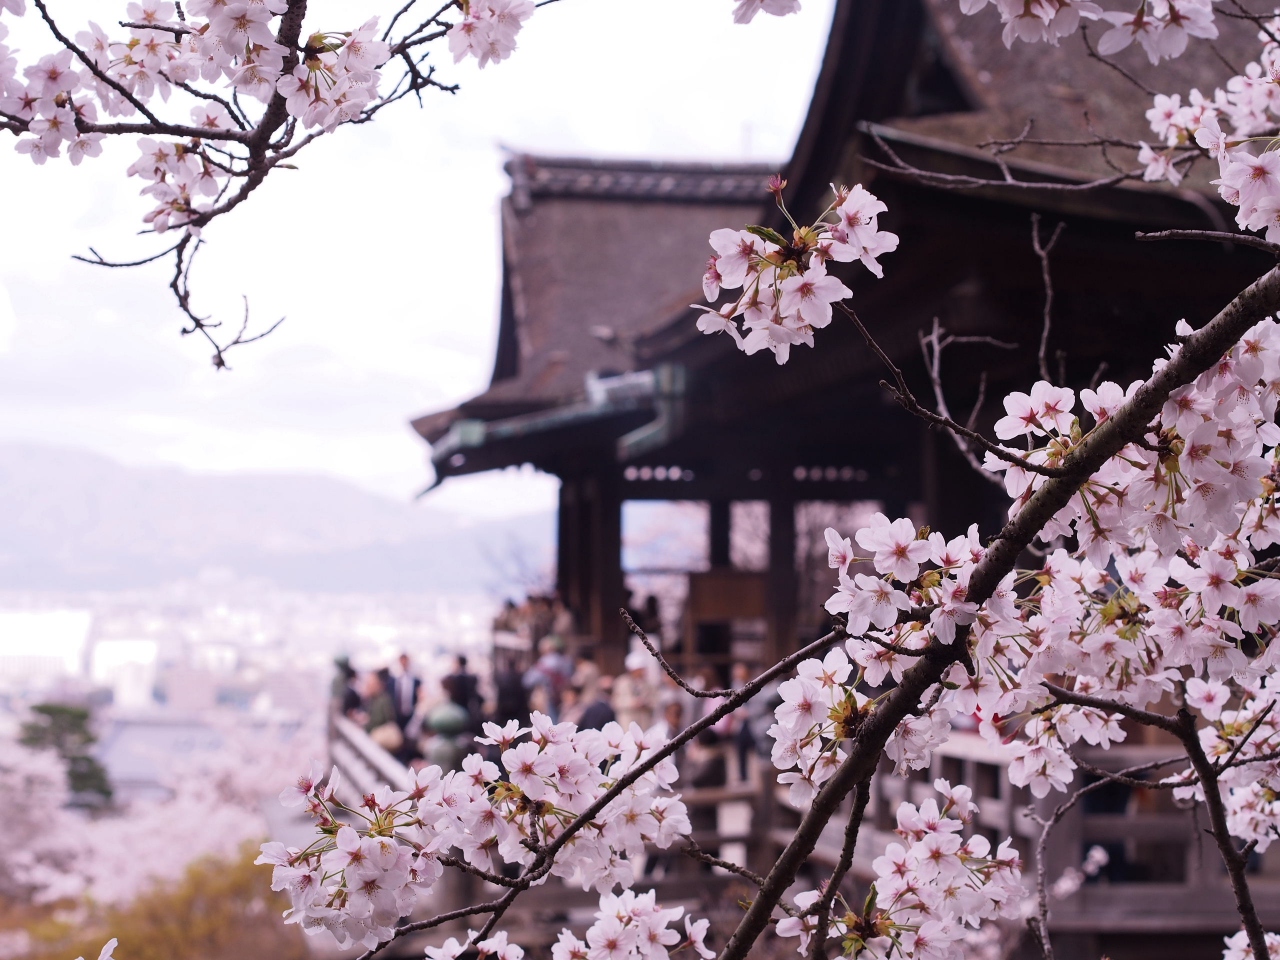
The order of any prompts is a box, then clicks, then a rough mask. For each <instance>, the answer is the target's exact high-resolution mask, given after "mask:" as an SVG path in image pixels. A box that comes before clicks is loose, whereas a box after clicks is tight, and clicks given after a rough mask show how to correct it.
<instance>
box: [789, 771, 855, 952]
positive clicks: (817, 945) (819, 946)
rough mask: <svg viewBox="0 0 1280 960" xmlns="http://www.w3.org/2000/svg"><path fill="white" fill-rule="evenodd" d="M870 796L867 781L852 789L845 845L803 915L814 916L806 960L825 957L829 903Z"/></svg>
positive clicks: (844, 871)
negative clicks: (829, 874) (816, 896)
mask: <svg viewBox="0 0 1280 960" xmlns="http://www.w3.org/2000/svg"><path fill="white" fill-rule="evenodd" d="M870 799H871V785H870V783H868V782H867V781H865V780H864V781H862V782H860V783H859V784H858V785H857V786H856V787H855V788H854V791H853V808H852V809H851V810H850V811H849V819H848V821H847V822H846V823H845V827H844V845H843V846H842V847H841V848H840V858H839V860H837V861H836V868H835V870H833V871H832V872H831V878H830V879H829V880H828V881H827V889H826V890H825V891H823V893H822V896H821V897H820V898H819V899H818V901H817V903H815V904H813V906H811V907H810V908H809V909H808V910H806V911H805V913H806V914H808V915H810V916H813V917H815V918H816V926H815V928H814V931H813V940H812V944H811V946H810V949H809V960H826V957H827V928H828V927H829V926H830V921H831V905H832V903H834V902H835V898H836V896H837V894H839V892H840V884H841V883H843V882H844V877H845V874H847V873H848V872H849V867H851V866H852V865H853V851H854V849H855V848H856V847H857V846H858V833H859V831H860V830H861V828H862V817H863V814H864V813H865V812H866V809H867V801H868V800H870Z"/></svg>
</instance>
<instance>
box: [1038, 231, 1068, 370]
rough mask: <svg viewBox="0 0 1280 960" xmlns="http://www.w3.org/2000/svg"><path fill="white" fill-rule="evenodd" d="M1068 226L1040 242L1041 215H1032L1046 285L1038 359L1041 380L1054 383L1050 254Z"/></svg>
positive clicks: (1042, 275) (1041, 271) (1041, 270)
mask: <svg viewBox="0 0 1280 960" xmlns="http://www.w3.org/2000/svg"><path fill="white" fill-rule="evenodd" d="M1065 226H1066V224H1065V223H1063V222H1061V221H1060V222H1059V223H1058V225H1057V226H1056V227H1054V228H1053V233H1052V234H1051V235H1050V237H1049V242H1048V243H1041V242H1040V214H1038V213H1033V214H1031V247H1032V249H1034V250H1035V252H1036V257H1038V258H1039V260H1040V279H1041V280H1042V281H1043V283H1044V322H1043V324H1042V325H1041V328H1040V351H1039V353H1038V354H1037V358H1038V359H1039V361H1040V379H1041V380H1045V381H1048V382H1049V383H1052V382H1053V377H1051V376H1049V363H1048V360H1047V358H1046V353H1047V352H1048V349H1049V331H1050V329H1051V328H1052V326H1053V278H1052V277H1050V275H1049V254H1050V253H1052V252H1053V247H1054V244H1056V243H1057V242H1058V237H1060V236H1062V229H1063V227H1065ZM1063 379H1065V378H1060V379H1059V381H1058V385H1059V386H1061V385H1062V382H1063Z"/></svg>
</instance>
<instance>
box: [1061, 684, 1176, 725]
mask: <svg viewBox="0 0 1280 960" xmlns="http://www.w3.org/2000/svg"><path fill="white" fill-rule="evenodd" d="M1040 685H1041V686H1042V687H1044V688H1045V689H1046V690H1048V691H1049V692H1050V693H1052V694H1053V696H1054V699H1055V700H1056V701H1057V702H1058V704H1072V705H1074V706H1077V707H1092V708H1093V709H1095V710H1103V711H1106V712H1108V713H1118V714H1120V715H1121V716H1124V717H1128V718H1129V719H1130V720H1136V721H1137V722H1138V723H1141V724H1145V725H1146V726H1148V727H1157V728H1158V729H1160V730H1164V731H1166V732H1168V733H1172V734H1174V735H1175V736H1176V735H1177V732H1178V727H1177V723H1176V722H1175V721H1174V718H1173V717H1167V716H1165V715H1164V714H1163V713H1153V712H1152V711H1150V710H1139V709H1138V708H1137V707H1131V706H1129V705H1128V704H1127V703H1120V702H1119V701H1118V700H1108V699H1107V698H1106V697H1094V696H1090V695H1089V694H1084V693H1076V692H1075V691H1074V690H1068V689H1067V688H1066V687H1060V686H1058V685H1057V684H1056V683H1050V682H1049V681H1048V680H1041V681H1040Z"/></svg>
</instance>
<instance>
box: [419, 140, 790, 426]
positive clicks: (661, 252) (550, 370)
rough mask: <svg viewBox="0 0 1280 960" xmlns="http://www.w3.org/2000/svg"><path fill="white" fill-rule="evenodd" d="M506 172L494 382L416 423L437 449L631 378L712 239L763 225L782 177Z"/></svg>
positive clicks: (691, 292)
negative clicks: (465, 432) (477, 423)
mask: <svg viewBox="0 0 1280 960" xmlns="http://www.w3.org/2000/svg"><path fill="white" fill-rule="evenodd" d="M506 169H507V172H508V174H510V176H511V193H510V195H509V196H508V197H507V198H506V199H505V200H504V201H503V203H502V241H503V294H502V314H501V322H500V328H499V334H498V350H497V358H496V360H495V364H494V372H493V378H492V382H491V384H490V386H489V389H488V390H486V391H485V392H484V393H482V394H480V395H479V396H477V397H475V398H473V399H471V400H468V401H466V402H465V403H463V404H461V405H459V406H458V407H457V408H456V409H454V410H449V411H444V412H443V413H440V414H431V415H428V416H425V417H420V418H418V419H417V420H415V421H414V427H415V428H416V429H417V430H418V432H419V433H420V434H422V436H423V437H425V438H426V439H427V440H428V441H431V442H433V443H434V442H436V441H438V440H439V439H440V438H441V437H443V436H444V435H445V434H446V433H447V432H448V431H449V429H450V428H451V427H452V425H453V424H454V423H455V422H457V421H458V420H461V419H479V420H492V419H496V418H500V417H509V416H517V415H521V414H528V413H530V412H533V411H537V410H540V409H545V408H547V407H552V406H556V405H560V404H565V403H570V402H575V401H578V400H581V399H583V398H584V397H585V396H586V381H587V379H588V376H589V375H590V376H592V377H604V378H607V377H610V376H616V375H618V374H622V373H625V372H626V371H629V370H633V369H635V366H636V363H635V360H634V357H633V351H632V344H633V343H634V341H635V339H636V338H637V337H638V336H640V335H642V334H645V333H647V332H649V331H650V330H652V329H654V328H656V327H658V326H661V325H662V324H664V323H665V322H666V321H668V320H669V319H670V318H671V316H672V315H673V314H674V313H675V312H676V311H678V310H679V309H680V308H681V307H683V306H685V305H687V304H688V303H689V302H690V301H691V300H696V299H700V298H701V293H700V290H699V283H700V277H701V274H702V270H703V267H704V264H705V262H706V259H707V256H708V255H709V253H710V248H709V247H708V246H707V236H708V234H710V232H711V231H712V230H715V229H717V228H719V227H723V226H726V225H732V224H737V223H740V222H743V221H745V220H754V219H758V217H759V211H760V209H761V208H762V207H763V204H764V202H765V200H766V199H767V198H768V194H767V193H766V191H765V184H766V181H767V178H768V175H769V174H770V173H772V172H775V171H776V169H777V168H776V166H763V165H759V164H739V165H717V164H694V163H659V162H644V161H602V160H573V159H561V158H548V157H534V156H530V155H520V156H516V157H514V158H512V159H511V161H510V162H508V164H507V166H506Z"/></svg>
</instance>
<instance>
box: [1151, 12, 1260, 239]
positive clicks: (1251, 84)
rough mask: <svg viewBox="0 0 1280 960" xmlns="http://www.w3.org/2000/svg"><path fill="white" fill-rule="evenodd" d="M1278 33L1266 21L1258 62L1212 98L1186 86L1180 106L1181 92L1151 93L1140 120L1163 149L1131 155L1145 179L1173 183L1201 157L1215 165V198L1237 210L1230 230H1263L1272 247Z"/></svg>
mask: <svg viewBox="0 0 1280 960" xmlns="http://www.w3.org/2000/svg"><path fill="white" fill-rule="evenodd" d="M1277 28H1280V21H1272V22H1271V23H1270V24H1268V26H1267V27H1266V28H1265V29H1264V30H1263V32H1262V33H1260V34H1259V37H1258V39H1259V40H1260V41H1261V42H1262V52H1261V54H1260V55H1259V57H1258V59H1257V60H1256V61H1254V62H1251V63H1249V64H1247V65H1246V66H1245V69H1244V72H1243V73H1241V74H1237V75H1236V76H1234V77H1232V78H1231V79H1229V80H1228V81H1227V83H1226V84H1225V86H1223V87H1219V88H1217V89H1215V90H1214V92H1213V96H1211V97H1209V96H1205V95H1204V94H1203V93H1201V92H1200V91H1199V90H1196V89H1192V90H1191V91H1189V92H1188V94H1187V98H1186V101H1185V102H1183V98H1182V96H1181V95H1180V94H1173V95H1165V94H1157V95H1156V96H1155V98H1154V101H1153V104H1152V106H1151V109H1149V110H1148V111H1147V112H1146V117H1147V120H1148V121H1149V122H1150V124H1151V130H1152V132H1153V133H1154V134H1155V135H1156V137H1157V138H1158V139H1159V140H1160V141H1161V143H1162V144H1163V147H1162V148H1156V147H1152V146H1150V145H1148V144H1146V143H1143V144H1142V145H1141V150H1140V152H1139V156H1138V159H1139V162H1141V163H1142V164H1143V166H1144V172H1143V178H1144V179H1146V180H1149V181H1160V180H1168V181H1169V182H1170V183H1172V184H1173V185H1175V186H1176V185H1177V184H1178V183H1180V182H1181V180H1182V177H1183V175H1184V173H1185V169H1186V167H1187V165H1188V164H1190V163H1192V162H1194V161H1195V160H1196V159H1197V158H1199V157H1201V156H1203V155H1208V156H1209V157H1210V158H1211V159H1212V160H1214V161H1216V162H1217V164H1218V170H1219V178H1218V179H1217V180H1215V181H1214V183H1215V184H1216V185H1217V187H1218V192H1219V194H1220V195H1221V196H1222V198H1223V199H1224V200H1225V201H1226V202H1227V203H1230V204H1231V205H1233V206H1236V207H1238V208H1239V212H1238V213H1237V214H1236V223H1237V225H1239V226H1240V227H1241V228H1242V229H1246V230H1265V231H1266V238H1267V239H1268V240H1270V241H1272V242H1276V241H1280V156H1277V154H1275V153H1274V152H1273V151H1272V146H1273V143H1274V141H1273V138H1272V132H1273V131H1274V129H1275V125H1276V120H1277V117H1280V87H1278V86H1277V79H1278V78H1280V44H1278V43H1276V40H1275V37H1276V30H1277ZM1255 151H1256V152H1255Z"/></svg>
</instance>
